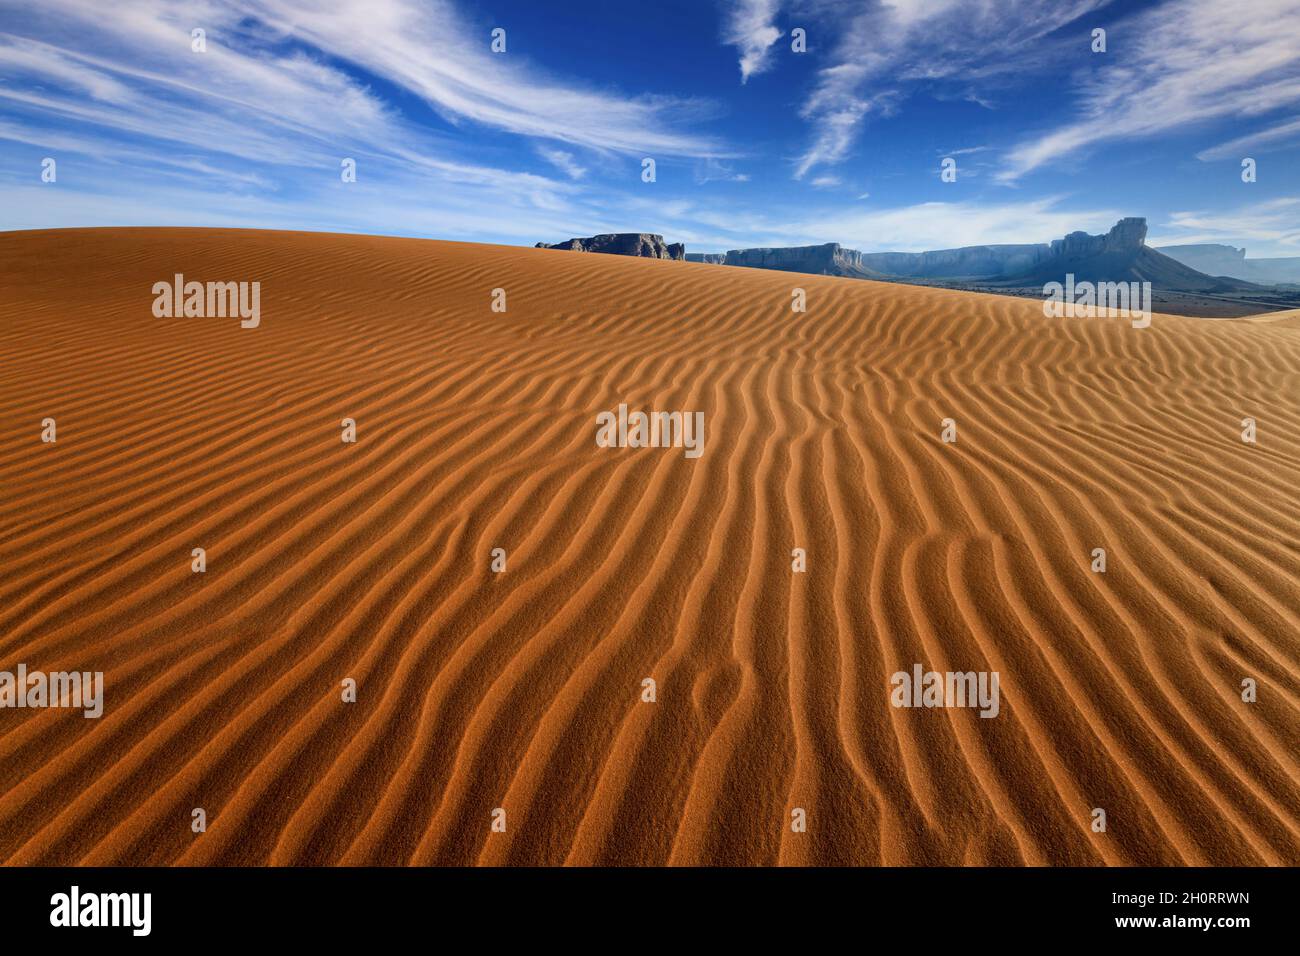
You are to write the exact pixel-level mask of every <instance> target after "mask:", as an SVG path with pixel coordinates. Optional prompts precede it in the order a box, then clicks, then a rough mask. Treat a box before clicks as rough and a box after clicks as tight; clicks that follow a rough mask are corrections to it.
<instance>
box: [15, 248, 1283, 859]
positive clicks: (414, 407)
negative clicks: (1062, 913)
mask: <svg viewBox="0 0 1300 956" xmlns="http://www.w3.org/2000/svg"><path fill="white" fill-rule="evenodd" d="M175 273H183V274H184V275H185V276H186V277H187V278H190V279H197V280H200V281H208V280H213V281H259V282H260V283H261V324H260V326H259V327H258V328H256V329H243V328H241V327H240V323H239V320H238V319H232V318H219V317H209V318H199V317H190V318H156V317H155V316H154V315H153V314H152V312H151V305H152V303H153V299H154V296H153V293H152V292H151V288H152V286H153V284H154V283H155V282H158V281H160V280H161V281H169V280H170V279H171V277H172V276H173V274H175ZM794 286H799V287H802V288H804V289H805V290H806V292H807V302H808V306H807V312H806V313H804V314H796V313H792V312H791V308H790V303H791V289H792V287H794ZM494 288H503V289H505V290H506V293H507V308H508V310H507V311H506V312H505V313H494V312H493V311H491V308H490V305H491V298H492V290H493V289H494ZM0 314H2V315H3V317H4V327H5V335H4V337H3V339H2V340H0V369H2V370H3V373H2V375H0V449H3V457H2V458H0V487H2V488H3V490H4V494H3V498H2V499H0V569H3V573H2V574H0V669H9V670H12V669H13V668H14V667H15V666H16V665H17V664H18V663H20V662H22V663H25V664H26V665H27V666H28V667H29V668H42V669H44V670H47V671H54V670H59V669H66V670H72V669H77V670H85V671H103V672H104V674H105V684H106V690H105V710H104V715H103V717H102V718H99V719H97V720H95V719H86V718H84V717H83V716H82V715H81V714H80V713H78V712H70V711H68V710H63V709H45V710H32V709H25V710H15V709H6V710H0V860H4V861H6V862H8V863H10V864H62V863H86V864H110V863H129V864H170V863H181V864H267V863H269V864H328V863H347V864H372V863H380V864H473V863H481V864H542V863H547V864H559V863H571V864H595V863H617V864H630V863H640V864H664V863H672V864H700V863H728V864H733V863H734V864H776V863H781V864H842V863H856V864H880V863H883V864H990V863H992V864H1021V863H1023V864H1033V865H1037V864H1083V865H1089V864H1178V863H1187V864H1292V865H1294V864H1297V863H1300V783H1298V780H1300V748H1298V747H1297V742H1298V741H1300V408H1298V407H1297V405H1296V396H1297V395H1300V321H1297V320H1296V319H1295V318H1294V317H1292V318H1290V319H1285V318H1284V319H1280V320H1279V319H1273V320H1271V321H1268V322H1262V321H1261V322H1253V321H1243V322H1234V321H1216V322H1207V321H1199V320H1194V319H1184V318H1178V317H1171V316H1156V318H1155V321H1154V322H1153V324H1152V326H1151V327H1150V328H1148V329H1142V330H1135V329H1132V328H1131V327H1130V326H1129V323H1128V322H1127V321H1125V320H1120V319H1054V320H1049V319H1045V318H1044V317H1043V315H1042V310H1041V307H1040V304H1039V303H1036V302H1032V301H1025V300H1017V299H1010V298H1002V297H996V296H990V295H978V294H971V293H962V292H952V291H945V290H940V289H927V288H919V287H911V286H903V285H891V284H879V283H874V282H867V281H859V280H849V279H833V278H824V277H817V276H803V275H800V276H795V275H790V274H785V273H773V272H760V271H753V270H747V269H739V268H734V269H726V270H722V269H717V268H714V267H710V266H706V265H695V264H691V263H681V262H666V261H650V260H636V259H625V258H620V257H613V256H600V255H585V254H579V253H568V252H557V251H549V250H535V249H519V248H509V247H500V246H484V245H471V244H459V243H447V242H427V241H417V240H405V239H388V238H374V237H355V236H330V235H308V234H295V233H284V232H259V231H239V230H161V229H122V230H69V231H49V232H29V233H8V234H3V235H0ZM620 403H626V404H627V405H628V406H629V407H631V408H636V409H647V410H649V409H661V410H700V411H703V412H704V413H705V415H706V421H707V425H706V438H705V445H704V453H703V455H702V456H701V457H700V458H699V459H697V460H690V459H688V458H687V457H685V456H684V455H683V454H682V452H681V450H680V449H659V448H631V449H627V448H624V449H614V448H599V447H597V446H596V443H595V441H594V435H595V416H596V415H597V413H599V412H601V411H605V410H612V409H615V408H616V407H617V406H618V405H619V404H620ZM1248 416H1249V417H1253V418H1255V419H1256V420H1257V422H1258V441H1257V442H1256V443H1255V444H1246V443H1244V442H1243V441H1242V440H1241V429H1242V426H1241V420H1242V419H1243V418H1245V417H1248ZM46 417H52V418H54V419H55V420H56V421H57V442H55V443H53V444H50V443H43V442H42V441H41V422H42V420H43V419H44V418H46ZM344 418H352V419H355V421H356V423H357V439H358V440H357V442H356V443H355V444H345V443H343V442H342V441H341V437H340V436H341V427H340V423H341V421H342V419H344ZM945 418H952V419H954V420H955V421H956V423H957V427H958V440H957V442H956V443H955V444H947V443H944V442H942V441H941V440H940V422H941V420H942V419H945ZM196 547H202V548H205V549H206V551H207V562H208V565H207V570H206V572H205V573H202V574H197V573H192V571H191V566H190V562H191V551H192V549H193V548H196ZM1098 547H1101V548H1105V549H1106V551H1107V570H1106V572H1105V573H1104V574H1099V573H1094V572H1093V571H1092V570H1091V569H1090V561H1091V560H1092V559H1091V553H1092V550H1093V549H1094V548H1098ZM494 548H503V549H505V551H506V552H507V567H506V570H505V571H504V572H503V573H493V571H492V570H491V568H490V564H491V561H492V557H491V552H492V550H493V549H494ZM795 548H804V549H806V551H807V571H806V572H804V573H794V572H793V571H792V567H791V553H792V550H793V549H795ZM914 664H921V665H923V666H924V667H925V668H927V669H934V670H938V671H968V670H969V671H996V672H998V673H999V674H1000V680H1001V694H1002V699H1001V710H1000V713H999V714H998V716H997V717H996V718H995V719H983V718H981V717H979V716H978V714H977V712H976V711H975V710H973V709H969V708H967V709H958V708H937V709H907V708H897V707H893V706H891V705H890V689H891V688H890V675H891V674H893V673H895V672H897V671H910V670H911V669H912V667H913V665H914ZM647 677H649V678H653V679H654V680H655V681H656V682H657V700H656V701H655V702H654V703H645V702H642V700H641V694H642V681H643V679H644V678H647ZM345 678H353V679H355V681H356V682H357V687H358V699H357V701H356V703H344V702H343V701H342V700H341V694H340V685H341V682H342V681H343V680H344V679H345ZM1244 678H1253V679H1254V680H1256V681H1257V683H1258V700H1257V701H1256V702H1254V703H1247V702H1244V701H1243V700H1242V699H1241V682H1242V680H1243V679H1244ZM194 808H203V809H204V811H205V812H206V816H207V821H208V825H207V830H206V832H204V833H201V834H199V833H195V832H193V831H192V828H191V820H192V811H193V810H194ZM496 808H503V809H504V810H505V811H506V830H505V832H504V833H501V832H493V831H492V829H491V824H492V813H493V811H494V809H496ZM796 808H801V809H803V810H804V811H806V820H807V828H806V832H794V831H793V830H792V828H791V820H792V810H794V809H796ZM1094 808H1101V809H1104V810H1105V813H1106V823H1107V826H1106V831H1105V832H1104V833H1098V832H1094V831H1093V829H1092V822H1093V809H1094Z"/></svg>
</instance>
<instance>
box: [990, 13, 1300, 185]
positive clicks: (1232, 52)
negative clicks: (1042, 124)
mask: <svg viewBox="0 0 1300 956" xmlns="http://www.w3.org/2000/svg"><path fill="white" fill-rule="evenodd" d="M1108 46H1109V50H1110V52H1108V53H1106V54H1105V56H1107V57H1114V58H1115V62H1114V65H1110V66H1108V67H1107V69H1105V70H1102V71H1098V72H1097V73H1096V74H1094V75H1093V77H1092V79H1090V80H1089V81H1088V82H1087V84H1086V85H1085V86H1084V88H1083V102H1082V105H1081V108H1079V109H1077V110H1074V111H1073V112H1075V113H1077V114H1081V115H1080V117H1079V118H1078V119H1075V120H1072V121H1071V122H1069V123H1066V124H1065V125H1063V126H1060V127H1058V128H1057V129H1054V130H1052V131H1051V132H1048V133H1046V134H1043V135H1037V136H1034V137H1032V138H1029V139H1027V140H1025V141H1024V142H1023V143H1021V144H1020V145H1019V146H1018V147H1017V148H1016V149H1014V150H1013V151H1012V152H1011V154H1010V157H1009V163H1008V166H1007V168H1006V169H1004V170H1003V171H1002V173H1001V174H1000V176H999V178H1000V179H1002V180H1003V181H1004V182H1010V181H1014V180H1016V179H1018V178H1020V177H1021V176H1024V175H1025V174H1026V173H1029V172H1031V171H1032V170H1035V169H1038V168H1040V167H1042V166H1044V165H1047V164H1049V163H1051V162H1054V161H1055V160H1057V159H1059V158H1061V157H1063V156H1065V155H1068V154H1071V153H1074V152H1076V151H1078V150H1081V149H1088V148H1091V147H1093V146H1096V145H1097V144H1100V143H1105V142H1113V141H1117V140H1118V141H1122V142H1125V143H1132V142H1133V141H1135V140H1138V139H1141V138H1143V137H1149V136H1154V135H1157V134H1161V133H1168V132H1170V131H1172V130H1175V129H1180V128H1183V127H1190V126H1192V125H1194V124H1199V123H1204V122H1206V121H1208V120H1213V119H1220V118H1223V117H1234V118H1237V119H1238V120H1242V121H1244V120H1247V119H1249V118H1252V117H1259V116H1264V115H1267V114H1268V113H1270V112H1274V111H1277V110H1281V109H1285V108H1291V107H1294V106H1295V104H1296V103H1300V0H1256V2H1253V3H1251V4H1250V5H1249V6H1248V7H1239V6H1236V5H1234V4H1224V3H1222V2H1220V0H1170V2H1168V3H1165V4H1162V5H1161V6H1159V7H1156V8H1153V9H1151V10H1148V11H1146V12H1144V13H1142V14H1141V15H1139V16H1136V17H1134V18H1132V19H1131V20H1128V21H1124V22H1122V23H1120V24H1117V25H1116V26H1115V27H1114V28H1113V29H1112V31H1111V35H1110V37H1109V42H1108ZM1293 131H1294V128H1292V129H1291V130H1288V131H1285V132H1282V133H1279V134H1278V135H1289V133H1290V132H1293ZM1274 132H1276V129H1275V130H1274ZM1243 139H1244V140H1249V137H1243ZM1235 142H1241V140H1238V141H1235ZM1226 145H1227V146H1231V145H1234V144H1226ZM1224 148H1225V147H1219V148H1218V149H1217V150H1209V151H1207V153H1208V154H1209V156H1207V155H1205V154H1203V155H1202V158H1209V157H1210V156H1217V155H1219V154H1220V153H1221V151H1222V150H1223V149H1224Z"/></svg>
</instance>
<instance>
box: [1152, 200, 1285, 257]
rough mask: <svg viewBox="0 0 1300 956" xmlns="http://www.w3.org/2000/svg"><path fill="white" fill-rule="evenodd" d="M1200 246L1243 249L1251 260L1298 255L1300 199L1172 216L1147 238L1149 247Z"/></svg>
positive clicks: (1185, 212)
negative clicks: (1213, 245) (1221, 244)
mask: <svg viewBox="0 0 1300 956" xmlns="http://www.w3.org/2000/svg"><path fill="white" fill-rule="evenodd" d="M1202 242H1216V243H1223V244H1225V245H1230V246H1243V245H1244V246H1246V253H1247V256H1248V257H1249V258H1252V259H1257V258H1261V257H1270V256H1294V255H1300V197H1297V196H1283V197H1279V198H1277V199H1270V200H1266V201H1264V202H1259V203H1251V204H1249V205H1244V206H1238V207H1236V208H1234V209H1226V210H1222V209H1221V210H1216V211H1214V212H1208V211H1205V210H1196V211H1182V212H1173V213H1171V214H1170V215H1169V219H1168V221H1167V222H1163V223H1161V224H1160V225H1159V226H1158V227H1156V228H1153V229H1152V235H1151V236H1149V237H1148V238H1147V245H1149V246H1176V245H1188V244H1192V243H1202Z"/></svg>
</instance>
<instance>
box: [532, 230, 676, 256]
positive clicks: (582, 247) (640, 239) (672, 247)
mask: <svg viewBox="0 0 1300 956" xmlns="http://www.w3.org/2000/svg"><path fill="white" fill-rule="evenodd" d="M535 248H537V249H570V250H572V251H574V252H601V253H604V254H606V255H611V256H641V257H642V258H645V259H685V258H686V244H685V243H683V242H674V243H666V242H664V237H663V236H659V235H655V234H654V233H649V232H608V233H603V234H602V235H599V236H588V237H587V238H585V239H568V240H566V241H564V242H557V243H553V244H547V243H545V242H539V243H537V245H536V246H535Z"/></svg>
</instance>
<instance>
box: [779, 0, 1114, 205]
mask: <svg viewBox="0 0 1300 956" xmlns="http://www.w3.org/2000/svg"><path fill="white" fill-rule="evenodd" d="M1108 2H1110V0H877V2H873V3H870V4H868V5H867V6H866V7H865V8H862V9H861V10H860V12H858V13H856V14H854V15H852V16H851V17H850V18H849V19H848V20H847V21H845V22H843V23H837V24H836V25H835V28H834V29H835V32H836V33H838V34H839V35H840V36H841V40H840V41H839V43H838V44H837V45H836V46H835V47H834V49H833V50H832V52H831V57H830V58H831V65H830V66H827V67H825V68H823V69H822V70H821V71H820V72H819V74H818V79H817V84H816V86H815V88H814V89H813V91H812V93H811V94H810V95H809V96H808V98H807V99H806V100H805V102H804V104H803V107H802V109H801V111H800V113H801V115H802V116H803V118H804V119H805V120H807V121H808V124H809V126H810V127H811V130H812V142H811V143H810V145H809V146H808V147H807V148H806V149H805V150H804V152H803V153H802V155H800V157H799V158H798V160H797V161H796V163H795V172H794V175H795V178H796V179H802V178H803V177H804V176H805V175H807V174H808V173H809V172H810V171H811V170H813V169H814V168H816V167H818V166H829V165H834V164H837V163H840V162H843V161H844V160H845V159H846V158H847V157H848V155H849V153H850V150H851V149H852V147H853V145H854V143H855V142H856V141H857V138H858V136H859V134H860V132H861V129H862V126H863V123H864V122H865V121H866V119H867V118H868V117H869V116H872V115H879V116H887V115H890V114H891V113H892V112H894V111H895V110H896V109H898V108H899V105H900V103H901V102H902V101H903V100H904V99H905V98H906V97H907V96H908V95H910V94H911V93H912V92H913V91H915V90H916V89H918V88H920V87H922V86H924V87H929V88H934V87H936V86H939V85H943V84H952V85H955V86H957V87H961V88H962V94H961V95H962V97H963V98H966V99H974V98H977V95H978V94H977V91H976V90H973V89H972V87H978V86H979V85H980V84H987V83H993V82H995V81H997V80H998V79H999V78H1000V77H1004V76H1007V75H1015V74H1016V73H1017V72H1023V71H1025V70H1028V69H1030V68H1031V66H1032V62H1031V61H1037V62H1039V63H1050V61H1051V56H1050V49H1049V46H1048V45H1047V44H1045V38H1047V37H1048V36H1049V35H1051V34H1052V33H1054V32H1056V31H1057V30H1060V29H1061V28H1062V27H1064V26H1066V25H1067V24H1070V23H1073V22H1074V21H1076V20H1078V19H1079V17H1081V16H1083V15H1084V14H1086V13H1088V12H1090V11H1093V10H1096V9H1098V8H1100V7H1103V6H1105V5H1106V4H1107V3H1108ZM990 50H996V51H997V56H996V57H993V56H990V55H989V51H990Z"/></svg>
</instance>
